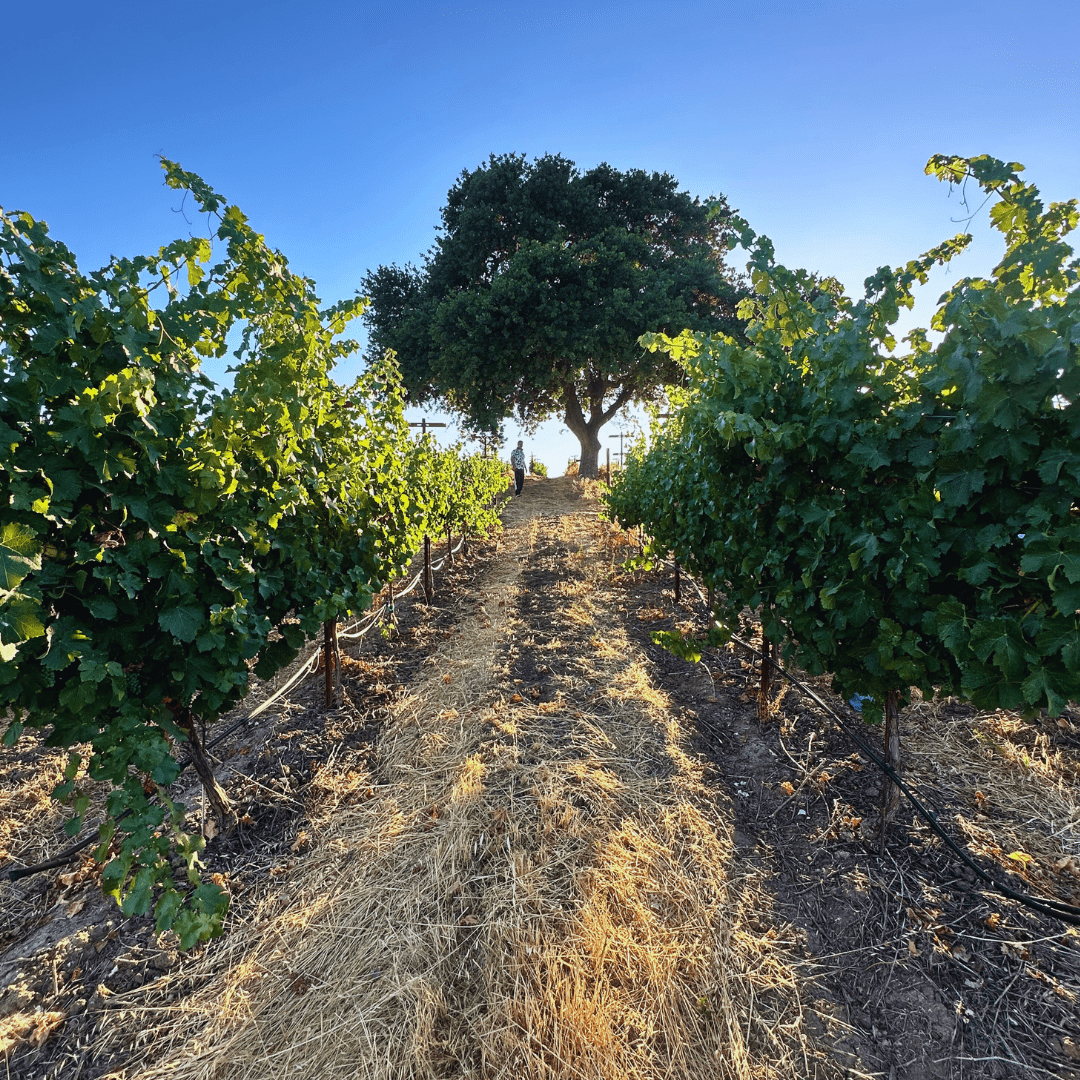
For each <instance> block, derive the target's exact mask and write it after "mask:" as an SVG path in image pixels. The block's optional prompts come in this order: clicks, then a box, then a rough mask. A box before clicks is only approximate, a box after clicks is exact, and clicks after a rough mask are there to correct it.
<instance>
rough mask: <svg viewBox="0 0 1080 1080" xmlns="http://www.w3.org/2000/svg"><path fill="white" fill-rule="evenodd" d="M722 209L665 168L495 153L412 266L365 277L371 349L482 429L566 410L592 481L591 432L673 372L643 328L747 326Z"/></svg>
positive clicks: (454, 198)
mask: <svg viewBox="0 0 1080 1080" xmlns="http://www.w3.org/2000/svg"><path fill="white" fill-rule="evenodd" d="M730 216H731V212H730V210H729V209H728V206H727V203H726V201H725V200H724V199H723V198H722V197H712V198H708V199H705V200H701V199H698V198H694V197H692V196H690V195H689V194H688V193H686V192H685V191H681V190H680V189H679V186H678V182H677V181H676V180H675V178H674V177H673V176H671V175H669V174H667V173H655V172H654V173H649V172H645V171H642V170H629V171H627V172H620V171H619V170H617V169H614V168H612V167H611V166H610V165H599V166H597V167H596V168H594V169H590V170H589V171H588V172H581V171H580V170H579V169H578V168H577V167H576V166H575V164H574V163H573V162H572V161H568V160H567V159H566V158H563V157H561V156H558V155H547V156H545V157H541V158H537V159H536V160H534V161H532V162H529V161H527V160H526V159H525V157H524V156H523V155H516V154H507V155H501V156H495V155H493V156H492V157H491V158H490V159H489V160H488V162H487V164H485V165H483V166H481V167H480V168H477V169H475V170H473V171H472V172H463V173H462V175H461V177H460V178H459V179H458V181H457V183H456V184H455V185H454V186H453V188H451V190H450V192H449V195H448V197H447V203H446V206H445V207H444V208H443V210H442V225H441V228H440V229H439V236H438V238H437V240H436V242H435V245H434V247H433V248H432V249H431V251H430V252H429V253H428V254H427V256H426V257H425V259H424V263H423V266H422V267H420V268H417V267H414V266H410V265H406V266H405V267H399V266H396V265H391V266H380V267H379V268H378V269H377V270H374V271H372V272H370V273H369V274H368V275H367V276H366V277H365V279H364V282H363V291H364V293H365V294H366V295H367V296H369V297H370V298H371V301H372V305H371V307H370V308H369V309H368V311H367V313H366V315H365V319H366V321H367V323H368V327H369V331H370V335H371V346H372V349H371V351H372V354H373V355H380V354H381V353H382V352H384V351H385V350H387V349H392V350H394V351H395V352H396V353H397V356H398V361H399V363H400V365H401V370H402V374H403V378H404V381H405V385H406V387H407V389H408V392H409V396H410V399H411V400H413V401H423V400H428V399H432V398H442V399H444V400H445V401H446V403H447V404H448V405H449V406H450V407H451V408H452V409H453V410H455V411H456V412H458V413H459V414H460V415H461V416H462V417H463V419H464V421H465V422H466V424H467V425H468V426H470V427H472V428H474V429H476V430H482V431H494V430H497V429H498V427H499V425H500V423H501V422H502V421H503V420H504V419H506V418H507V417H509V416H511V415H516V417H517V418H518V419H519V420H520V421H521V422H522V423H523V424H525V425H526V426H527V427H532V426H535V425H536V424H537V423H539V422H541V421H542V420H544V419H547V418H548V417H549V416H552V415H558V416H560V417H561V418H562V419H563V420H564V422H565V423H566V425H567V427H568V428H569V429H570V430H571V431H572V432H573V433H574V435H576V436H577V438H578V440H579V441H580V443H581V464H580V472H581V475H583V476H596V475H597V465H598V455H599V450H600V439H599V436H598V433H599V431H600V428H601V427H602V426H603V425H604V424H605V423H607V422H608V421H609V420H610V419H611V418H612V417H613V416H615V414H616V413H617V412H618V411H619V410H620V409H621V408H622V407H623V406H625V405H627V404H629V403H631V402H648V401H653V400H656V399H657V398H658V397H659V396H660V395H661V394H662V392H663V388H664V387H665V385H668V384H672V383H675V382H678V381H679V380H680V379H681V377H682V371H681V369H680V367H679V366H678V365H677V364H675V363H673V362H672V361H671V359H670V357H668V356H666V355H665V354H661V353H656V352H648V351H646V350H644V349H642V348H641V346H640V345H639V343H638V338H640V337H641V335H642V334H643V333H646V332H664V333H668V334H676V333H679V332H680V331H682V330H686V329H693V330H704V331H717V330H722V331H724V332H726V333H728V334H734V335H736V336H737V337H741V323H740V321H739V319H738V317H737V315H736V308H737V306H738V302H739V300H740V298H741V296H742V295H743V292H744V290H743V289H742V286H741V282H740V279H739V277H738V275H737V274H735V273H734V272H733V271H732V270H731V269H730V268H729V267H728V266H727V265H726V264H725V262H724V256H725V254H726V252H727V250H728V239H729V234H730V228H729V224H728V221H729V218H730Z"/></svg>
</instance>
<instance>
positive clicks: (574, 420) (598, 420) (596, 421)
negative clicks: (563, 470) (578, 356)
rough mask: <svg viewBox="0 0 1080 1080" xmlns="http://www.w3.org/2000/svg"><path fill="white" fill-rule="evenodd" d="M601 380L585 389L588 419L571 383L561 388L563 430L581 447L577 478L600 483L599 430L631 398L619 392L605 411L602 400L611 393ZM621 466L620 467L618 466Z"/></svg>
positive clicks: (628, 393)
mask: <svg viewBox="0 0 1080 1080" xmlns="http://www.w3.org/2000/svg"><path fill="white" fill-rule="evenodd" d="M614 389H615V387H613V386H610V385H609V384H608V383H607V382H605V381H604V379H603V377H594V378H592V379H591V380H590V383H589V387H588V398H587V400H588V404H589V417H588V419H586V418H585V413H584V412H583V410H582V407H581V399H580V398H579V397H578V391H577V387H576V386H575V385H574V384H573V383H569V384H567V386H566V387H565V388H564V394H565V403H566V415H565V417H564V419H565V420H566V426H567V427H568V428H569V429H570V430H571V431H572V432H573V433H574V435H575V436H576V437H577V441H578V442H579V443H581V457H580V458H579V459H578V476H584V477H587V478H588V479H590V480H599V479H600V435H599V431H600V429H601V428H602V427H603V426H604V425H605V424H606V423H607V422H608V421H609V420H610V419H611V418H612V417H613V416H614V415H615V414H616V413H617V412H618V411H619V410H620V409H621V408H622V407H623V406H624V405H625V404H627V402H629V401H630V400H631V399H632V397H633V395H632V394H631V393H630V392H629V391H626V390H623V391H620V392H619V393H618V395H617V396H616V398H615V400H614V401H613V402H612V403H611V404H610V405H609V406H608V407H607V408H606V409H605V408H604V397H605V395H606V394H608V393H610V392H611V391H612V390H614ZM620 464H621V463H620Z"/></svg>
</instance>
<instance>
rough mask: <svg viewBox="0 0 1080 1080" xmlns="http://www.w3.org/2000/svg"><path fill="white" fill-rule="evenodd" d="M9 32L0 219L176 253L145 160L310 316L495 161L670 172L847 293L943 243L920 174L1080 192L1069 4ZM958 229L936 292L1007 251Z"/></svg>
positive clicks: (294, 16)
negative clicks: (255, 246) (1011, 168)
mask: <svg viewBox="0 0 1080 1080" xmlns="http://www.w3.org/2000/svg"><path fill="white" fill-rule="evenodd" d="M0 15H2V18H0V27H2V30H0V32H2V33H3V36H4V40H5V46H6V47H5V50H4V106H5V108H4V111H5V115H6V118H7V122H6V123H5V125H4V128H3V134H0V205H3V206H4V207H5V208H6V209H24V210H28V211H29V212H30V213H32V214H34V216H36V217H39V218H43V219H45V220H46V221H47V222H48V223H49V225H50V227H51V229H52V231H53V234H54V235H55V236H57V237H58V238H59V239H62V240H64V241H65V242H66V243H67V244H68V245H69V246H70V247H71V248H72V249H73V250H74V251H75V252H76V254H77V256H78V257H79V261H80V264H81V265H82V266H83V267H84V268H90V267H93V266H96V265H100V264H101V263H103V262H104V261H106V260H107V258H108V256H109V255H110V254H117V255H133V254H137V253H140V252H144V251H150V250H153V249H155V248H156V247H157V246H158V245H159V244H161V243H164V242H166V241H168V240H169V239H172V238H173V237H174V236H177V235H183V234H185V233H186V232H187V231H188V226H187V224H186V223H185V222H184V220H183V218H182V217H180V216H179V215H178V214H176V213H174V212H173V211H174V209H175V208H176V207H177V205H178V200H177V197H176V195H175V193H174V192H171V191H168V190H167V189H165V188H164V187H163V186H162V185H161V180H160V172H159V170H158V167H157V163H156V161H155V155H156V154H158V153H162V154H165V155H167V156H169V157H172V158H175V159H177V160H179V161H180V162H181V163H182V164H183V165H184V167H185V168H188V169H193V170H194V171H196V172H198V173H200V174H201V175H202V176H203V177H204V178H205V179H206V180H207V181H208V182H210V183H211V184H212V185H213V186H214V187H215V188H217V189H218V190H219V191H221V192H222V193H223V194H225V195H226V196H227V197H228V198H229V199H230V200H231V201H233V202H236V203H237V204H238V205H239V206H240V207H241V209H243V210H244V212H245V213H246V214H247V215H248V216H249V218H250V219H251V221H252V223H253V224H254V225H255V226H256V227H257V228H258V229H259V230H260V231H262V232H264V233H265V234H266V236H267V239H268V240H269V241H270V243H272V244H273V245H274V246H276V247H279V248H280V249H281V250H282V251H284V253H285V254H286V255H287V256H288V258H289V260H290V262H291V264H292V266H293V267H294V268H295V269H297V270H299V271H301V272H303V273H305V274H307V275H309V276H311V277H313V278H314V279H315V280H316V282H317V284H318V288H319V294H320V296H321V297H322V298H323V299H324V300H326V301H332V300H336V299H340V298H341V297H344V296H349V295H352V293H353V292H354V291H355V290H356V289H357V288H358V286H359V283H360V279H361V278H362V276H363V274H364V273H365V271H366V270H368V269H369V268H372V267H374V266H376V265H378V264H380V263H388V262H398V263H403V262H406V261H417V260H418V259H419V258H420V256H421V255H422V253H423V252H424V251H425V250H426V249H427V248H428V247H429V246H430V245H431V243H432V240H433V238H434V227H435V225H436V224H437V222H438V212H439V208H440V207H441V206H442V204H443V201H444V199H445V196H446V192H447V190H448V189H449V187H450V186H451V185H452V183H453V182H454V180H455V178H456V177H457V175H458V174H459V173H460V172H461V171H462V169H466V168H468V169H471V168H475V167H476V166H477V165H479V164H481V163H482V162H483V161H484V160H485V159H486V158H487V157H488V155H489V154H490V153H493V152H495V153H504V152H509V151H516V152H522V153H525V154H528V155H529V156H534V155H538V154H543V153H548V152H558V153H561V154H563V155H565V156H567V157H570V158H572V159H574V160H575V161H576V162H577V163H578V164H579V165H580V166H581V167H582V168H589V167H591V166H593V165H595V164H598V163H599V162H601V161H607V162H609V163H611V164H612V165H614V166H616V167H618V168H624V169H625V168H644V169H650V170H652V169H656V170H661V171H667V172H670V173H672V174H674V175H675V176H676V177H677V178H678V179H679V181H680V183H681V184H682V185H683V187H685V188H686V189H687V190H689V191H690V192H692V193H693V194H696V195H701V196H705V195H708V194H713V193H723V194H725V195H726V196H727V197H728V199H729V201H730V203H731V204H732V206H734V207H736V208H738V209H739V210H740V211H741V212H742V213H743V214H744V216H746V217H747V218H748V219H749V220H750V222H751V224H752V225H753V226H754V227H755V228H756V229H757V230H758V231H760V232H764V233H766V234H768V235H769V236H770V237H772V239H773V240H774V242H775V243H776V247H777V253H778V257H779V258H780V259H781V261H784V262H787V263H789V264H791V265H801V266H807V267H809V268H811V269H814V270H817V271H820V272H823V273H830V274H835V275H836V276H837V277H839V278H840V279H841V280H842V281H844V282H845V284H846V285H847V286H848V287H849V289H852V290H858V289H859V288H860V286H861V282H862V279H863V278H864V277H866V276H867V275H868V274H870V273H872V272H873V271H874V270H875V269H876V268H877V267H878V266H880V265H882V264H884V263H894V264H895V263H898V262H902V261H906V260H907V259H909V258H912V257H914V256H915V255H918V254H920V253H921V252H922V251H924V250H925V249H927V248H928V247H930V246H931V245H933V244H934V243H936V242H938V241H939V240H941V239H943V238H944V237H946V236H950V235H952V234H954V233H955V232H956V231H958V229H959V226H958V225H957V224H956V223H955V222H954V221H952V220H950V219H951V218H957V217H960V216H962V211H961V208H960V207H959V205H958V201H957V198H956V195H955V193H954V194H953V197H952V198H951V199H950V198H949V197H948V192H947V189H946V187H945V186H943V185H941V184H938V183H936V182H935V181H933V180H931V179H929V178H927V177H925V176H923V175H922V167H923V165H924V164H925V161H926V159H927V158H928V157H929V156H930V155H931V154H933V153H935V152H939V151H940V152H948V153H963V154H976V153H990V154H993V155H995V156H997V157H1003V158H1006V159H1009V160H1016V161H1021V162H1023V163H1024V164H1025V165H1026V166H1027V176H1028V178H1029V179H1031V180H1032V181H1034V182H1035V183H1036V184H1037V185H1038V186H1039V187H1040V188H1041V189H1042V191H1043V193H1044V195H1045V196H1046V197H1047V198H1050V199H1061V198H1069V197H1072V196H1074V195H1080V105H1078V102H1080V78H1078V75H1080V59H1078V50H1077V41H1078V40H1080V4H1078V3H1076V2H1075V0H1072V2H1070V3H1066V2H1056V0H1048V2H1044V3H1034V2H1026V0H1017V2H1014V3H1000V2H992V3H972V2H964V0H959V2H955V3H950V4H945V3H944V2H941V0H939V2H936V3H922V2H918V0H916V2H909V3H874V2H872V0H863V2H860V3H815V2H813V0H807V2H804V3H798V4H795V3H787V2H772V3H768V2H764V3H763V2H758V3H695V2H689V0H686V2H683V0H672V2H668V3H621V4H614V3H601V2H594V3H545V4H539V3H524V2H507V3H502V4H491V3H439V2H430V3H425V2H416V3H408V2H401V3H396V4H389V3H375V2H361V3H325V2H321V0H310V2H307V3H299V2H295V0H294V2H292V3H288V4H285V3H275V2H263V3H258V4H256V3H229V2H227V0H218V2H215V3H212V4H211V3H188V4H186V5H183V6H178V5H174V4H163V3H157V2H146V0H144V2H143V3H139V4H134V3H122V2H110V3H107V4H106V3H101V2H100V0H99V2H98V3H96V4H92V3H77V4H76V3H49V2H47V0H38V2H37V3H34V4H31V3H28V2H25V0H4V2H3V4H2V6H0ZM983 220H984V221H985V218H983ZM974 231H975V233H976V236H977V242H976V244H975V246H974V250H973V251H972V252H971V253H970V254H968V255H966V256H964V258H963V260H962V261H961V262H960V263H958V264H957V265H956V267H955V269H954V270H953V271H952V274H953V275H954V276H956V275H959V274H967V273H982V272H985V271H986V270H987V269H988V268H989V267H990V266H991V265H992V263H993V261H994V257H995V256H996V254H997V253H998V250H999V248H998V246H997V245H996V244H995V243H994V241H993V239H992V238H991V237H990V236H988V235H987V231H986V229H985V228H984V227H982V226H980V225H977V226H976V228H975V230H974ZM947 283H948V279H947V278H946V277H945V276H943V275H939V276H938V278H937V279H935V280H934V281H933V282H932V284H931V285H930V286H929V288H928V290H927V291H928V292H929V294H930V296H929V298H928V301H927V303H925V304H922V305H920V309H919V311H918V312H917V315H918V316H920V318H919V319H917V320H916V321H922V322H925V321H926V318H928V311H929V307H930V304H929V301H932V300H933V299H934V298H936V296H937V295H938V294H939V293H940V291H941V290H942V288H943V287H945V286H946V285H947ZM212 374H217V373H216V372H212ZM352 374H353V372H352V371H349V370H348V369H343V370H342V371H341V372H340V375H341V377H342V379H344V380H347V379H348V378H349V377H351V375H352ZM559 430H560V425H559V424H558V423H557V422H554V423H552V424H549V425H547V426H546V427H545V429H544V431H543V432H542V433H541V434H539V435H538V436H537V437H536V438H534V439H533V440H530V442H529V445H531V446H534V447H535V449H536V451H537V453H538V456H539V457H541V458H542V459H546V460H547V461H548V463H549V465H554V466H556V467H557V470H556V471H559V470H561V468H562V466H563V464H564V463H565V460H566V458H567V457H569V456H570V455H571V454H573V453H575V452H576V448H577V443H576V440H575V439H574V438H573V437H572V436H570V435H569V434H568V433H567V434H565V435H560V434H559ZM507 434H508V436H511V437H512V438H513V439H516V438H517V437H518V433H517V431H516V428H515V427H514V426H513V425H512V424H511V425H510V426H509V427H508V430H507ZM611 445H616V444H615V443H614V442H613V443H612V444H611Z"/></svg>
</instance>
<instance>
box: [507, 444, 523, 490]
mask: <svg viewBox="0 0 1080 1080" xmlns="http://www.w3.org/2000/svg"><path fill="white" fill-rule="evenodd" d="M524 445H525V442H524V440H522V439H518V444H517V446H515V447H514V449H513V450H511V451H510V464H511V465H512V466H513V467H514V495H515V496H517V495H520V494H521V489H522V488H523V487H524V486H525V450H524V449H523V447H524Z"/></svg>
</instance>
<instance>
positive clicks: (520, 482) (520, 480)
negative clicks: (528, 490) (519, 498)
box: [514, 469, 525, 495]
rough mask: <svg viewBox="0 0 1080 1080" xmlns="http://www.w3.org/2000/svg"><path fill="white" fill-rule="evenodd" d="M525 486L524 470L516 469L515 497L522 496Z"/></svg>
mask: <svg viewBox="0 0 1080 1080" xmlns="http://www.w3.org/2000/svg"><path fill="white" fill-rule="evenodd" d="M524 486H525V470H524V469H515V470H514V494H515V495H520V494H521V489H522V488H523V487H524Z"/></svg>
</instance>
